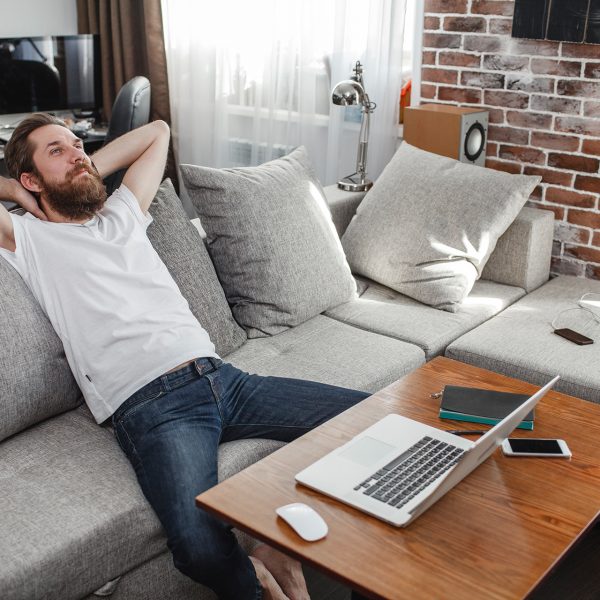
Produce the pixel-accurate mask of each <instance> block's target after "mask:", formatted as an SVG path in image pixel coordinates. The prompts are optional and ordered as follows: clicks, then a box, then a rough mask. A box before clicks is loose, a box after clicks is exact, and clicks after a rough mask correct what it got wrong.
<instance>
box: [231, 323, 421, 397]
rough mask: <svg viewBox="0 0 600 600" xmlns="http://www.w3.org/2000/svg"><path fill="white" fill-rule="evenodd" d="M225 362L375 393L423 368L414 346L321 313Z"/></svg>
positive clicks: (246, 346) (249, 345) (253, 343)
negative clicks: (410, 372) (407, 374)
mask: <svg viewBox="0 0 600 600" xmlns="http://www.w3.org/2000/svg"><path fill="white" fill-rule="evenodd" d="M227 361H228V362H231V363H232V364H233V365H235V366H236V367H238V368H240V369H243V370H245V371H248V372H251V373H258V374H259V375H275V376H279V377H294V378H298V379H310V380H312V381H320V382H322V383H328V384H331V385H339V386H342V387H348V388H354V389H358V390H362V391H365V392H371V393H374V392H376V391H378V390H380V389H381V388H383V387H385V386H386V385H389V384H390V383H392V382H394V381H396V380H397V379H399V378H400V377H402V376H403V375H405V374H406V373H408V372H409V371H412V370H413V369H416V368H417V367H419V366H421V365H422V364H423V363H424V362H425V355H424V353H423V350H421V349H420V348H418V347H417V346H414V345H412V344H407V343H405V342H401V341H399V340H395V339H393V338H391V337H387V336H381V335H378V334H376V333H372V332H370V331H363V330H362V329H358V328H356V327H352V326H351V325H346V324H345V323H340V322H339V321H336V320H335V319H330V318H329V317H325V316H323V315H318V316H316V317H314V318H312V319H310V320H309V321H306V322H305V323H302V324H301V325H298V326H297V327H294V328H293V329H291V330H288V331H285V332H283V333H280V334H279V335H276V336H272V337H269V338H262V339H253V340H248V342H246V343H245V344H244V345H243V346H242V347H241V348H238V349H237V350H236V351H235V352H232V353H231V354H230V355H229V356H228V357H227Z"/></svg>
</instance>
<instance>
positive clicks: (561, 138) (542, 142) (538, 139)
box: [531, 131, 579, 152]
mask: <svg viewBox="0 0 600 600" xmlns="http://www.w3.org/2000/svg"><path fill="white" fill-rule="evenodd" d="M531 145H532V146H541V147H542V148H550V149H551V150H568V151H571V152H575V151H577V150H579V138H576V137H573V136H571V135H561V134H557V133H541V132H539V131H534V132H533V133H532V134H531Z"/></svg>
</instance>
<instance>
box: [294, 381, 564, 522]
mask: <svg viewBox="0 0 600 600" xmlns="http://www.w3.org/2000/svg"><path fill="white" fill-rule="evenodd" d="M558 379H559V377H558V376H557V377H555V378H554V379H553V380H552V381H550V382H549V383H547V384H546V385H545V386H544V387H543V388H541V389H540V390H539V391H538V392H536V393H535V394H534V395H533V396H531V398H529V399H528V400H526V401H525V402H524V403H523V404H521V406H519V407H518V408H516V409H515V410H514V411H513V412H512V413H510V414H509V415H508V416H507V417H505V418H504V419H502V421H500V422H499V423H498V424H497V425H495V426H494V427H492V429H490V430H489V431H488V432H487V433H486V434H485V435H483V436H481V438H479V439H478V440H477V441H475V442H472V441H470V440H466V439H464V438H461V437H459V436H456V435H453V434H451V433H447V432H445V431H442V430H440V429H436V428H435V427H430V426H429V425H424V424H423V423H419V422H418V421H413V420H412V419H407V418H406V417H402V416H400V415H388V416H387V417H384V418H383V419H381V420H380V421H378V422H377V423H375V424H374V425H372V426H371V427H369V428H367V429H365V430H364V431H363V432H362V433H360V434H358V435H357V436H356V437H354V438H353V439H352V440H350V441H349V442H348V443H346V444H344V445H343V446H340V447H339V448H337V449H336V450H333V451H332V452H330V453H329V454H327V455H325V456H324V457H323V458H321V459H320V460H318V461H316V462H314V463H313V464H312V465H310V466H309V467H307V468H306V469H304V470H303V471H301V472H300V473H298V474H297V475H296V481H298V483H301V484H303V485H306V486H308V487H310V488H312V489H314V490H317V491H318V492H321V493H323V494H326V495H327V496H331V497H332V498H335V499H336V500H340V501H341V502H344V503H345V504H349V505H351V506H354V507H356V508H358V509H360V510H362V511H364V512H366V513H369V514H370V515H373V516H375V517H377V518H379V519H382V520H383V521H386V522H388V523H391V524H392V525H396V526H398V527H405V526H406V525H408V524H409V523H410V522H411V521H413V520H414V519H416V518H417V517H418V516H419V515H420V514H422V513H423V512H425V511H426V510H427V509H428V508H429V507H430V506H431V505H432V504H434V503H435V502H437V501H438V500H439V499H440V498H441V497H442V496H443V495H444V494H445V493H446V492H448V491H449V490H451V489H452V488H453V487H454V486H455V485H456V484H457V483H458V482H459V481H462V480H463V479H464V478H465V477H466V476H467V475H468V474H469V473H470V472H471V471H473V470H474V469H475V468H476V467H478V466H479V465H480V464H481V463H482V462H483V461H484V460H485V459H486V458H487V457H488V456H490V454H492V452H494V450H495V449H496V448H497V447H498V446H500V445H501V444H502V442H503V441H504V440H505V439H506V438H507V437H508V436H509V435H510V434H511V432H512V431H513V430H514V429H515V428H516V427H517V425H518V424H519V423H520V422H521V421H522V420H523V417H525V415H526V414H527V413H528V412H529V411H530V410H531V409H533V407H534V406H535V405H536V404H537V403H538V402H539V401H540V400H541V398H542V397H543V396H544V395H545V394H546V392H548V390H549V389H550V388H551V387H552V386H553V385H554V384H555V383H556V382H557V381H558Z"/></svg>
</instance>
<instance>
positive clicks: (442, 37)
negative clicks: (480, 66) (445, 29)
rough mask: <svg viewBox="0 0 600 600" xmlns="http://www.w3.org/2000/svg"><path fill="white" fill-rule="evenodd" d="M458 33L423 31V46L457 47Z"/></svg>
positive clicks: (458, 42) (458, 45)
mask: <svg viewBox="0 0 600 600" xmlns="http://www.w3.org/2000/svg"><path fill="white" fill-rule="evenodd" d="M459 47H460V35H456V34H453V33H424V34H423V48H459Z"/></svg>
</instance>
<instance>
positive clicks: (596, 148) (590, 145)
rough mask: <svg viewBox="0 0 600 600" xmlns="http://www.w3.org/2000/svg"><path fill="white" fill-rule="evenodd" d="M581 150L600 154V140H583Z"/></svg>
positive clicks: (585, 152) (586, 152)
mask: <svg viewBox="0 0 600 600" xmlns="http://www.w3.org/2000/svg"><path fill="white" fill-rule="evenodd" d="M581 151H582V152H583V153H584V154H596V155H597V156H600V140H583V145H582V146H581Z"/></svg>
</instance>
